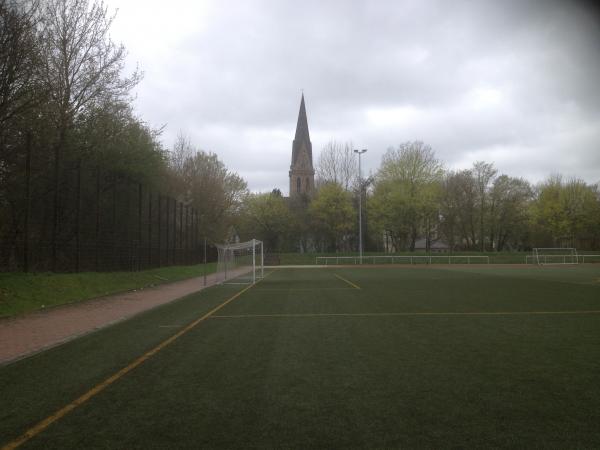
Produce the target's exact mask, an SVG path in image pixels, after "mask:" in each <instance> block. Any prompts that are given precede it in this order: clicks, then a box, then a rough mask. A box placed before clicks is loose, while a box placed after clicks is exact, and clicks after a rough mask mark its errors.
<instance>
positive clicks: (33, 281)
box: [0, 263, 216, 317]
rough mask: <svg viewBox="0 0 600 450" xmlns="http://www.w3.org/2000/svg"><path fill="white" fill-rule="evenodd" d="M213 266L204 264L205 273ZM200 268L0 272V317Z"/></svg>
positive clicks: (183, 275) (145, 284)
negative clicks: (84, 271) (136, 270)
mask: <svg viewBox="0 0 600 450" xmlns="http://www.w3.org/2000/svg"><path fill="white" fill-rule="evenodd" d="M215 267H216V264H215V263H209V264H207V267H206V270H207V273H212V272H214V271H215ZM203 273H204V267H203V265H194V266H172V267H162V268H159V269H151V270H144V271H140V272H86V273H63V274H58V273H57V274H55V273H13V272H10V273H0V317H2V316H14V315H16V314H22V313H26V312H30V311H34V310H37V309H41V308H48V307H51V306H56V305H62V304H65V303H72V302H76V301H80V300H87V299H90V298H94V297H99V296H102V295H108V294H114V293H117V292H123V291H129V290H133V289H141V288H145V287H150V286H155V285H158V284H163V283H169V282H172V281H178V280H182V279H185V278H192V277H198V276H202V275H203Z"/></svg>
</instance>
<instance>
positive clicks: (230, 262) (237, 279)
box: [216, 239, 264, 284]
mask: <svg viewBox="0 0 600 450" xmlns="http://www.w3.org/2000/svg"><path fill="white" fill-rule="evenodd" d="M217 250H218V260H217V272H216V277H217V283H229V284H249V283H256V281H257V280H259V279H260V278H262V277H263V276H264V269H263V266H264V264H263V261H264V258H263V243H262V241H258V240H256V239H252V240H251V241H248V242H240V243H237V244H225V245H217Z"/></svg>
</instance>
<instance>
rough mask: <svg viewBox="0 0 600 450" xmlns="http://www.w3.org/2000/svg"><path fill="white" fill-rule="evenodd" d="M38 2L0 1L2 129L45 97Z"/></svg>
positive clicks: (0, 116) (0, 100) (0, 117)
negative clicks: (39, 39)
mask: <svg viewBox="0 0 600 450" xmlns="http://www.w3.org/2000/svg"><path fill="white" fill-rule="evenodd" d="M37 9H38V3H37V2H36V1H33V2H15V1H9V0H0V130H3V133H4V132H6V131H7V128H8V125H7V123H8V122H9V121H10V120H11V119H13V118H14V117H15V116H17V115H19V114H20V113H22V112H23V111H24V110H26V109H28V108H30V107H31V106H33V105H34V104H36V103H38V102H40V101H41V100H42V98H41V97H42V96H41V95H40V92H39V90H38V89H36V88H37V87H39V83H38V81H39V74H40V71H39V67H40V54H39V47H38V39H37V32H36V24H37V18H36V12H37Z"/></svg>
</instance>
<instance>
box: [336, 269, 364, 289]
mask: <svg viewBox="0 0 600 450" xmlns="http://www.w3.org/2000/svg"><path fill="white" fill-rule="evenodd" d="M333 275H335V276H336V277H337V278H339V279H340V280H342V281H344V282H346V283H348V284H349V285H350V286H352V287H353V288H354V289H358V290H359V291H360V286H357V285H356V284H354V283H353V282H352V281H349V280H346V279H345V278H344V277H342V276H340V275H338V274H337V273H334V274H333Z"/></svg>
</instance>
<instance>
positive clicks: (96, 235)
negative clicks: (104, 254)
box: [94, 166, 100, 272]
mask: <svg viewBox="0 0 600 450" xmlns="http://www.w3.org/2000/svg"><path fill="white" fill-rule="evenodd" d="M94 241H95V242H94V267H95V270H96V272H98V271H99V270H100V166H98V167H96V229H95V230H94Z"/></svg>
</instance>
